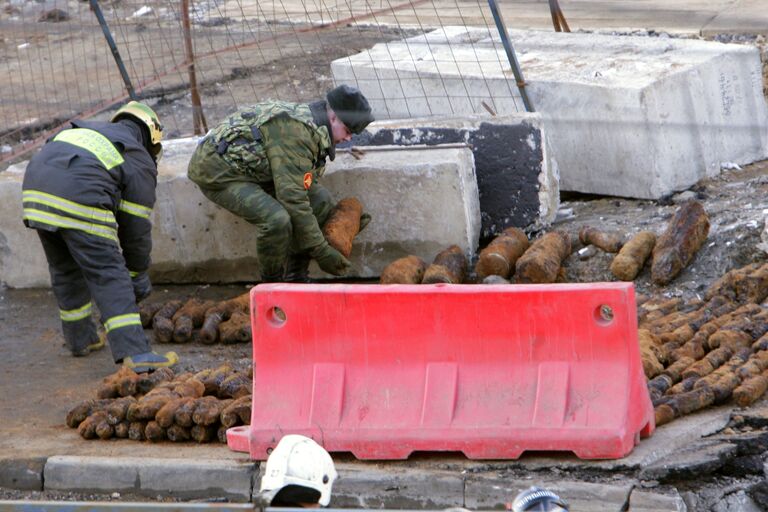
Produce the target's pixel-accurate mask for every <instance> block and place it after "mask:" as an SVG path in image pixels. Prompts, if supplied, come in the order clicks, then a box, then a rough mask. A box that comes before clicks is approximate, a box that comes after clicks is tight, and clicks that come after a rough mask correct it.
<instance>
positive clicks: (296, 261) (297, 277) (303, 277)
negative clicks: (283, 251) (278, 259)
mask: <svg viewBox="0 0 768 512" xmlns="http://www.w3.org/2000/svg"><path fill="white" fill-rule="evenodd" d="M311 259H312V258H310V257H309V254H307V253H301V254H291V255H290V256H288V261H287V262H286V264H285V274H283V280H284V281H285V282H286V283H309V282H311V280H310V279H309V262H310V261H311Z"/></svg>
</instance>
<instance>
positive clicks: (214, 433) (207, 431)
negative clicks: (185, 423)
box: [189, 423, 219, 443]
mask: <svg viewBox="0 0 768 512" xmlns="http://www.w3.org/2000/svg"><path fill="white" fill-rule="evenodd" d="M218 431H219V424H218V423H214V424H212V425H192V428H190V429H189V436H190V437H191V438H192V439H194V440H195V441H197V442H198V443H208V442H210V441H212V440H213V439H216V440H217V441H218Z"/></svg>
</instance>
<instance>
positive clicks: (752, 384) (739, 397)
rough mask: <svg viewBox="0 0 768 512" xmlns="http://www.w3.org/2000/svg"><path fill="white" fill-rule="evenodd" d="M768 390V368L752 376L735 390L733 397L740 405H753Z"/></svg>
mask: <svg viewBox="0 0 768 512" xmlns="http://www.w3.org/2000/svg"><path fill="white" fill-rule="evenodd" d="M766 390H768V370H765V371H763V373H761V374H760V375H755V376H754V377H750V378H748V379H747V380H745V381H744V382H742V383H741V385H739V386H738V387H737V388H736V389H734V390H733V399H734V401H735V402H736V404H738V405H739V406H740V407H747V406H748V405H751V404H752V403H754V402H755V401H757V399H758V398H760V397H761V396H763V394H765V392H766Z"/></svg>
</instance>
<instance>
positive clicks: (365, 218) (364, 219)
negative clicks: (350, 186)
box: [358, 212, 371, 232]
mask: <svg viewBox="0 0 768 512" xmlns="http://www.w3.org/2000/svg"><path fill="white" fill-rule="evenodd" d="M370 222H371V214H370V213H366V212H363V214H362V215H360V231H362V230H364V229H365V226H367V225H368V224H370ZM358 232H359V231H358Z"/></svg>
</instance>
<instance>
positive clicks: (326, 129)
mask: <svg viewBox="0 0 768 512" xmlns="http://www.w3.org/2000/svg"><path fill="white" fill-rule="evenodd" d="M371 121H373V115H372V114H371V107H370V105H369V104H368V100H367V99H366V98H365V96H363V94H362V93H361V92H360V90H358V89H357V88H355V87H351V86H348V85H341V86H339V87H336V88H334V89H332V90H331V91H329V92H328V94H327V95H326V99H325V100H324V101H323V100H321V101H315V102H313V103H309V104H305V103H289V102H284V101H267V102H262V103H257V104H255V105H252V106H250V107H247V108H244V109H242V110H240V111H238V112H236V113H234V114H232V115H231V116H229V117H228V118H227V119H225V120H224V121H223V122H222V123H220V124H219V125H218V126H217V127H216V128H214V129H213V130H211V131H210V133H209V134H208V135H207V136H206V137H205V138H204V139H203V140H202V141H201V143H200V144H199V145H198V146H197V148H196V150H195V152H194V154H193V155H192V158H191V160H190V162H189V170H188V172H187V174H188V176H189V178H190V179H191V180H192V181H194V182H195V183H196V184H197V185H198V186H199V187H200V190H201V191H202V193H203V194H204V195H205V196H206V197H207V198H208V199H210V200H211V201H213V202H214V203H216V204H218V205H219V206H222V207H223V208H226V209H227V210H229V211H230V212H232V213H234V214H235V215H237V216H239V217H242V218H243V219H245V220H247V221H248V222H250V223H251V224H254V225H255V226H256V228H257V229H256V236H255V238H256V255H257V257H258V260H259V270H260V273H261V280H262V281H263V282H271V281H297V282H302V281H306V280H307V273H308V268H309V262H310V259H311V258H314V259H315V260H316V261H317V263H318V265H320V268H322V269H323V270H324V271H326V272H328V273H330V274H334V275H343V274H344V273H346V271H347V270H348V268H349V266H350V262H349V261H348V260H347V259H346V258H345V257H344V256H343V255H342V254H341V253H340V252H338V251H337V250H336V249H334V248H333V247H331V246H330V245H329V244H328V242H327V241H326V240H325V238H324V237H323V233H322V231H321V227H322V226H323V224H324V223H325V221H326V220H327V218H328V215H329V213H330V211H331V209H332V208H333V206H334V204H333V200H332V198H331V194H330V193H329V192H328V190H326V189H325V188H323V187H322V186H321V185H320V184H319V183H318V178H319V177H321V176H322V174H323V172H324V170H325V161H326V158H330V159H331V160H333V159H334V157H335V155H336V153H335V145H336V144H338V143H340V142H344V141H348V140H350V138H351V137H352V134H353V133H360V132H362V131H363V130H364V129H365V127H366V126H367V125H368V124H369V123H370V122H371ZM368 221H370V216H368V215H367V214H365V215H364V216H363V218H361V223H360V228H361V229H362V228H364V227H365V225H366V224H367V223H368Z"/></svg>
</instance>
